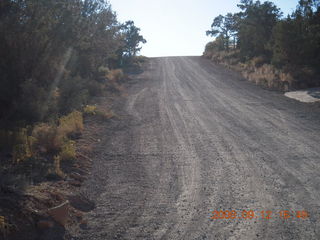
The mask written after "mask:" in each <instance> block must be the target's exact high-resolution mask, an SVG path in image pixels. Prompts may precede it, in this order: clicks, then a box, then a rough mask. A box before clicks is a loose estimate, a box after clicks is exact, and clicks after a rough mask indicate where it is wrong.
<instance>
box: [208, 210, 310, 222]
mask: <svg viewBox="0 0 320 240" xmlns="http://www.w3.org/2000/svg"><path fill="white" fill-rule="evenodd" d="M309 217H310V215H309V213H308V212H307V211H305V210H301V211H291V210H281V211H269V210H263V211H254V210H240V211H239V210H214V211H210V219H211V220H217V219H249V220H250V219H267V220H268V219H272V218H280V219H285V220H286V219H293V218H296V219H303V220H304V219H307V218H309Z"/></svg>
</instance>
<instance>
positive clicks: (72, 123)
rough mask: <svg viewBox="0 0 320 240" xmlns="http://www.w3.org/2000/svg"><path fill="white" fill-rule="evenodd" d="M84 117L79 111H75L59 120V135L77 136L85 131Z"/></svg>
mask: <svg viewBox="0 0 320 240" xmlns="http://www.w3.org/2000/svg"><path fill="white" fill-rule="evenodd" d="M83 128H84V127H83V117H82V113H81V112H79V111H73V112H71V113H70V114H68V115H67V116H63V117H61V118H60V119H59V126H58V134H59V135H61V136H67V137H70V136H76V135H80V134H81V133H82V131H83Z"/></svg>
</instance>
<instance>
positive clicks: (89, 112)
mask: <svg viewBox="0 0 320 240" xmlns="http://www.w3.org/2000/svg"><path fill="white" fill-rule="evenodd" d="M96 110H97V107H96V106H93V105H86V106H85V107H84V108H83V113H84V114H86V115H95V114H96Z"/></svg>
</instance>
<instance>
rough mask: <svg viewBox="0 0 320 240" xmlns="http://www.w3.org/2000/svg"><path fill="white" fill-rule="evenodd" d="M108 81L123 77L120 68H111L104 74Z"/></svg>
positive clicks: (118, 79)
mask: <svg viewBox="0 0 320 240" xmlns="http://www.w3.org/2000/svg"><path fill="white" fill-rule="evenodd" d="M106 77H107V78H108V79H109V80H110V81H115V82H117V81H120V80H122V79H123V78H124V74H123V71H122V70H121V69H113V70H111V71H109V73H108V74H107V76H106Z"/></svg>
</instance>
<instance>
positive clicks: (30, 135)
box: [0, 0, 146, 233]
mask: <svg viewBox="0 0 320 240" xmlns="http://www.w3.org/2000/svg"><path fill="white" fill-rule="evenodd" d="M145 42H146V40H145V39H144V38H143V36H141V35H140V29H139V28H138V27H136V26H135V25H134V22H133V21H127V22H125V23H119V22H118V21H117V18H116V13H115V12H114V11H112V8H111V5H110V4H109V3H108V2H107V1H104V0H59V1H47V0H40V1H39V0H2V1H1V2H0V43H1V44H0V54H1V60H0V162H1V166H0V195H1V196H2V197H5V193H13V192H14V193H17V192H20V191H21V190H23V189H24V186H25V185H28V184H34V183H40V182H42V181H48V180H49V181H50V180H57V179H64V178H65V177H66V175H65V172H64V170H63V168H62V166H63V165H68V163H70V162H74V161H76V159H77V151H76V140H77V139H78V138H79V137H80V136H81V134H82V133H83V131H84V128H85V126H84V118H85V117H89V116H94V117H98V118H99V119H101V120H105V119H110V118H113V117H115V116H116V115H115V114H114V113H113V112H112V110H111V109H110V110H101V109H99V108H97V107H96V106H95V105H94V101H93V99H94V98H95V97H99V96H111V95H117V94H121V92H123V90H124V89H123V86H122V82H123V81H124V80H125V79H126V73H127V72H128V71H132V70H139V68H140V67H141V63H142V61H143V60H144V59H143V58H142V57H140V56H137V54H138V52H139V51H140V49H141V44H143V43H145ZM92 102H93V103H92ZM90 104H91V105H90ZM6 201H7V200H6ZM2 202H3V201H2V200H1V199H0V216H1V215H4V213H3V212H2V210H3V209H1V207H2V206H1V205H2ZM1 226H2V225H1ZM1 226H0V233H1V231H2V230H3V229H2V228H1Z"/></svg>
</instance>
